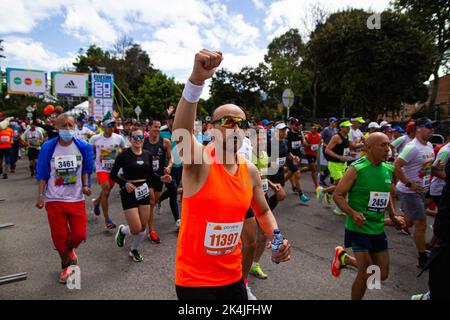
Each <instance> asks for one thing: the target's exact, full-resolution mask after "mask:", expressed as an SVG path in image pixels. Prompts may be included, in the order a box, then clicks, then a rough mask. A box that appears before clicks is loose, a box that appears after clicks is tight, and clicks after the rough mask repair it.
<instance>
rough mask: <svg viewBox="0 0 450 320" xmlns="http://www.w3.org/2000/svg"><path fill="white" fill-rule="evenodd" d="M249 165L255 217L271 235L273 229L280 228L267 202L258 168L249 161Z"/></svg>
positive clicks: (265, 231)
mask: <svg viewBox="0 0 450 320" xmlns="http://www.w3.org/2000/svg"><path fill="white" fill-rule="evenodd" d="M247 166H248V171H249V174H250V180H251V182H252V186H253V198H252V202H251V207H252V209H253V212H254V213H255V217H256V219H257V220H258V223H259V225H260V226H261V229H262V230H263V231H264V234H265V235H266V236H268V237H271V236H272V235H273V230H275V229H278V224H277V221H276V220H275V217H274V216H273V213H272V211H271V210H270V208H269V205H268V204H267V201H266V198H265V197H264V192H263V189H262V182H261V177H260V176H259V172H258V169H256V167H255V165H254V164H251V163H247Z"/></svg>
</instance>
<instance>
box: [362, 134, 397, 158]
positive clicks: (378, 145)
mask: <svg viewBox="0 0 450 320" xmlns="http://www.w3.org/2000/svg"><path fill="white" fill-rule="evenodd" d="M366 147H367V158H368V159H369V160H370V161H371V162H372V163H374V164H378V163H381V162H383V161H387V160H388V158H389V151H390V147H391V143H390V141H389V138H388V136H387V135H385V134H384V133H382V132H375V133H372V134H370V135H369V137H368V138H367V139H366Z"/></svg>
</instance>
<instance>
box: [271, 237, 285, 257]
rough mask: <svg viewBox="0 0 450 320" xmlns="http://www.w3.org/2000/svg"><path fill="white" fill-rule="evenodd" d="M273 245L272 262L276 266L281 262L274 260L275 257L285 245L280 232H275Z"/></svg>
mask: <svg viewBox="0 0 450 320" xmlns="http://www.w3.org/2000/svg"><path fill="white" fill-rule="evenodd" d="M271 245H272V261H273V262H275V263H276V264H279V263H280V261H277V260H275V259H274V256H275V255H276V254H277V253H278V252H279V251H280V248H281V246H282V245H283V236H282V235H281V233H280V230H278V229H275V230H273V238H272V241H271Z"/></svg>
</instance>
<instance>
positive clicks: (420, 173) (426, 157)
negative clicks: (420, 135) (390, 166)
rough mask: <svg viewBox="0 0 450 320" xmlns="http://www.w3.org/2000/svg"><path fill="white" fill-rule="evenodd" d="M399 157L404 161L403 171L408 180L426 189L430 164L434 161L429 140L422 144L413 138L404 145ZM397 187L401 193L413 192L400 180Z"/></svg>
mask: <svg viewBox="0 0 450 320" xmlns="http://www.w3.org/2000/svg"><path fill="white" fill-rule="evenodd" d="M399 158H401V159H403V160H404V161H405V162H406V164H405V165H404V166H403V172H404V173H405V175H406V177H407V178H408V181H409V182H411V183H416V184H418V185H420V186H422V187H423V188H424V189H425V191H428V189H429V188H430V182H431V181H430V178H431V165H432V164H433V161H434V151H433V145H432V144H431V143H429V142H427V144H426V145H423V144H422V143H420V141H419V140H417V139H414V140H413V141H411V142H410V143H408V144H407V145H406V146H405V148H404V149H403V151H402V153H401V154H400V155H399ZM397 189H398V190H399V191H400V192H403V193H415V191H412V190H411V189H409V188H408V187H406V186H405V184H404V183H403V182H401V181H399V182H398V183H397Z"/></svg>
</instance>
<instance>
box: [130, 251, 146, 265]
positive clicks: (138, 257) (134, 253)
mask: <svg viewBox="0 0 450 320" xmlns="http://www.w3.org/2000/svg"><path fill="white" fill-rule="evenodd" d="M130 257H131V259H133V261H134V262H142V261H144V255H143V254H142V253H140V252H139V251H137V250H131V251H130Z"/></svg>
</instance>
